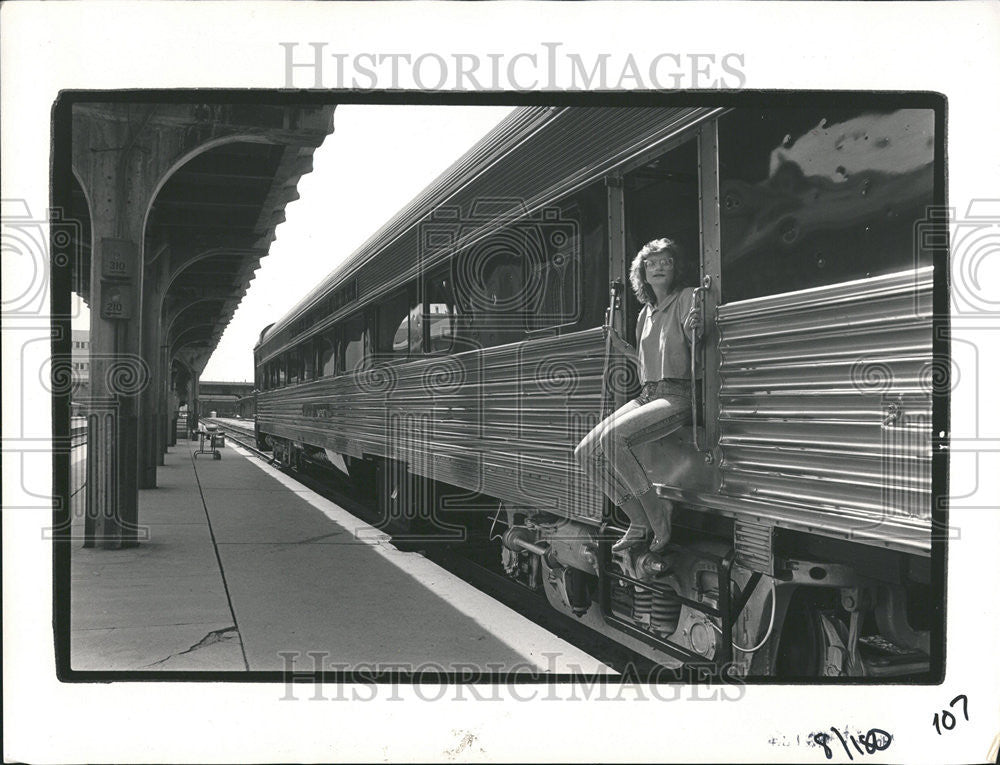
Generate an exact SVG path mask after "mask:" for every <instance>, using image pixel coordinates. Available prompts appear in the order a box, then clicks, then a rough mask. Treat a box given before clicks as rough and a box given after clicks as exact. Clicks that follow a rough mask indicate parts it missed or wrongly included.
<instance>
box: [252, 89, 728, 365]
mask: <svg viewBox="0 0 1000 765" xmlns="http://www.w3.org/2000/svg"><path fill="white" fill-rule="evenodd" d="M710 112H711V110H708V109H695V108H620V109H619V108H607V107H605V108H596V107H595V108H580V107H568V108H553V107H530V108H526V109H523V110H518V111H517V112H515V113H514V114H512V115H511V116H510V117H508V118H507V120H504V121H503V122H501V123H500V125H498V126H497V128H496V129H495V130H494V131H493V132H491V133H490V134H489V135H488V136H487V137H486V138H484V139H483V141H481V142H480V143H479V144H478V145H477V146H475V147H474V148H473V149H472V150H470V152H469V153H468V154H466V155H465V157H463V158H462V159H460V160H459V161H458V162H456V163H455V164H454V165H453V166H452V167H451V168H449V169H448V170H447V171H446V172H445V173H443V174H442V175H441V176H440V177H439V178H438V180H436V181H435V182H434V183H433V184H431V186H429V187H428V188H427V190H425V191H424V192H423V193H421V194H420V196H418V197H417V198H416V199H415V200H414V201H413V202H411V203H410V204H409V205H408V206H407V207H406V208H404V209H403V210H402V211H400V213H398V214H397V215H396V216H395V217H394V218H393V219H392V220H391V221H389V222H388V223H387V224H386V225H385V226H383V227H382V228H381V229H380V230H379V231H378V232H377V233H375V234H374V235H373V236H372V237H371V238H370V239H369V240H368V241H367V242H365V244H363V245H362V246H361V247H360V248H359V249H358V250H357V251H356V252H355V253H354V254H353V255H351V257H350V258H349V259H348V260H347V261H346V262H345V264H344V265H342V266H341V267H339V268H338V269H337V270H336V271H335V272H334V273H333V274H331V275H330V276H329V277H328V278H327V279H326V280H325V281H324V282H323V284H322V285H321V286H320V287H319V288H317V289H316V290H313V291H312V292H311V293H310V294H309V296H308V297H307V298H306V299H304V300H302V301H300V303H299V304H298V305H297V306H296V307H295V308H294V309H292V311H291V312H289V314H287V315H286V316H285V317H284V318H282V319H281V321H279V322H278V323H277V324H276V325H275V327H274V328H273V329H272V330H271V331H270V332H269V333H267V337H266V339H265V342H264V345H263V346H262V348H261V351H262V353H263V356H262V357H263V358H266V357H267V356H268V355H269V354H271V353H273V352H275V351H278V350H280V348H281V347H283V346H284V345H285V344H286V343H287V342H288V341H289V340H290V339H291V337H290V336H289V333H287V332H286V331H285V330H286V328H287V327H288V326H289V324H290V323H291V322H292V321H294V319H296V318H297V317H298V316H300V315H301V313H302V311H303V310H305V309H306V308H307V307H309V306H311V305H314V304H315V303H317V301H319V300H321V299H322V298H323V297H324V296H325V295H327V294H329V293H330V292H331V291H333V290H335V289H336V288H337V287H338V286H339V285H340V284H341V283H342V282H344V281H345V280H346V279H348V278H350V277H352V276H354V275H356V276H357V279H358V301H359V303H363V302H364V301H365V300H366V299H370V298H371V297H372V296H377V295H380V294H382V293H383V292H384V290H385V289H386V287H387V285H390V284H395V283H398V282H400V281H401V280H402V279H405V278H406V276H407V275H408V274H410V273H411V272H412V273H415V271H416V268H417V264H418V263H419V262H420V260H421V251H420V225H421V222H422V221H425V220H426V218H427V216H428V214H429V213H430V212H431V211H433V210H436V209H438V208H440V207H443V206H444V207H454V208H457V209H459V210H460V211H461V215H460V217H459V219H460V220H461V221H462V222H464V223H465V224H466V225H465V227H464V230H465V231H466V232H468V236H465V235H463V241H468V240H471V239H474V238H475V237H476V236H477V234H476V233H475V231H477V230H479V231H482V230H488V229H490V228H491V227H492V226H493V225H495V221H496V220H497V219H501V218H504V217H507V218H509V216H510V215H511V214H512V213H513V212H514V211H517V210H520V209H532V208H533V207H535V206H536V205H539V204H543V203H546V202H547V201H548V200H552V199H556V198H558V197H560V196H563V195H564V194H567V193H569V192H570V191H572V190H574V189H577V188H580V187H582V186H584V185H586V184H587V183H589V182H592V181H593V180H596V179H597V178H600V177H601V176H603V175H604V174H605V173H607V172H609V171H610V170H612V169H614V168H615V167H616V166H618V165H621V164H623V163H624V162H626V161H628V160H629V159H631V158H632V157H634V155H635V153H636V152H637V151H639V150H640V149H649V148H650V147H652V146H655V145H656V144H657V143H659V142H662V141H664V140H666V139H667V138H668V137H669V136H672V135H673V134H674V133H675V132H677V131H678V130H680V129H682V128H684V127H687V126H689V125H691V124H693V122H694V121H696V120H697V119H698V118H703V117H705V116H706V115H708V114H709V113H710ZM487 170H488V171H489V172H487ZM483 200H491V204H490V205H489V215H487V216H485V217H481V216H479V215H474V214H473V213H475V212H476V209H475V204H476V203H477V202H479V203H481V202H482V201H483ZM502 200H503V201H502ZM424 255H425V256H426V253H424ZM376 256H378V257H377V258H376ZM425 265H426V261H425Z"/></svg>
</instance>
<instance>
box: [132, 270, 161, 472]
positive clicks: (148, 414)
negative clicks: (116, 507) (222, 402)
mask: <svg viewBox="0 0 1000 765" xmlns="http://www.w3.org/2000/svg"><path fill="white" fill-rule="evenodd" d="M167 260H168V259H167V258H166V257H164V256H163V255H162V254H160V256H159V257H157V258H156V259H155V260H153V261H152V262H151V263H147V264H146V267H145V275H144V276H143V300H142V359H143V362H145V364H146V365H147V366H148V367H149V369H150V372H151V379H150V384H149V385H148V386H146V388H145V389H144V390H143V391H142V394H141V396H140V397H139V488H140V489H155V488H156V465H157V462H158V461H159V463H160V464H163V461H162V458H161V452H160V448H159V436H158V435H157V427H158V421H159V409H160V397H159V395H158V394H159V392H160V391H161V390H162V387H163V376H164V372H163V369H162V368H161V366H160V357H161V355H162V354H161V351H160V337H161V334H162V332H161V322H160V318H161V314H162V311H161V307H162V303H163V292H164V284H165V282H166V273H165V272H166V270H167V268H168V264H167Z"/></svg>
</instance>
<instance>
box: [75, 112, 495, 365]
mask: <svg viewBox="0 0 1000 765" xmlns="http://www.w3.org/2000/svg"><path fill="white" fill-rule="evenodd" d="M510 112H511V107H506V106H502V107H500V106H497V107H493V106H358V105H345V106H338V107H337V110H336V112H335V114H334V132H333V133H332V134H331V135H329V136H328V137H327V139H326V141H325V142H324V143H323V145H322V146H320V147H319V148H318V149H316V152H315V153H314V154H313V170H312V172H310V173H308V174H307V175H304V176H302V179H301V180H300V181H299V184H298V190H299V195H300V198H299V199H297V200H295V201H294V202H291V203H290V204H289V205H288V206H287V207H286V208H285V214H286V219H285V222H284V223H282V224H281V225H279V226H278V229H277V238H276V239H275V241H274V242H273V243H272V244H271V250H270V254H269V255H268V256H267V257H266V258H264V259H262V260H261V263H260V268H259V269H258V270H257V274H256V278H255V279H254V280H253V281H252V282H251V283H250V289H249V290H248V291H247V294H246V295H245V296H244V298H243V301H242V302H241V303H240V306H239V308H237V310H236V313H235V314H234V316H233V318H232V321H230V323H229V326H228V327H226V331H225V333H224V334H223V336H222V339H221V340H220V342H219V345H218V347H217V348H216V350H215V353H214V354H213V356H212V358H211V359H210V360H209V362H208V365H207V366H206V367H205V371H204V373H203V374H202V376H201V379H202V380H226V381H230V380H233V381H252V380H253V346H254V345H255V344H256V342H257V338H258V337H259V336H260V331H261V330H262V329H263V328H264V327H265V326H267V325H268V324H270V323H271V322H274V321H277V320H278V319H280V318H281V317H282V316H284V315H285V313H286V312H287V311H288V309H290V308H291V307H292V306H293V305H295V303H297V302H298V301H299V300H300V299H301V298H302V297H303V296H305V295H306V293H308V292H309V291H310V290H311V289H312V288H313V287H314V286H315V285H316V283H317V282H319V281H320V280H322V279H323V278H324V277H325V276H327V274H329V273H330V272H331V271H333V270H334V269H335V268H336V267H337V266H338V265H339V264H340V263H341V262H342V261H343V260H345V259H346V258H347V257H348V256H349V255H351V253H353V252H354V251H355V250H356V249H357V248H358V247H359V246H360V245H361V244H363V243H364V242H365V240H367V239H368V237H369V236H371V235H372V234H373V233H375V231H376V230H378V228H379V227H380V226H381V225H382V224H383V223H385V222H386V221H387V220H388V219H389V218H390V217H392V216H393V215H394V214H395V213H396V212H397V211H398V210H399V209H400V208H402V207H403V206H405V205H406V203H407V202H409V201H410V200H411V199H413V197H414V196H416V195H417V194H419V193H420V192H421V191H422V190H423V189H424V188H425V187H426V186H427V185H428V184H429V183H431V181H433V180H434V179H435V178H437V176H438V175H440V174H441V172H443V171H444V170H445V169H446V168H447V167H448V166H449V165H451V163H452V162H454V161H455V160H456V159H458V158H459V157H460V156H462V155H463V154H464V153H465V152H466V151H468V150H469V149H470V148H471V147H472V146H473V145H474V144H475V143H476V142H477V141H478V140H479V139H480V138H482V137H483V136H484V135H486V133H488V132H489V131H490V130H491V129H492V128H493V127H494V126H495V125H496V124H497V123H498V122H499V121H500V120H501V119H503V118H504V117H505V116H506V115H507V114H509V113H510ZM81 307H82V306H81ZM73 326H74V328H77V329H87V328H89V313H88V312H87V309H86V308H85V307H82V311H81V314H80V316H79V317H78V318H77V319H75V320H74V322H73Z"/></svg>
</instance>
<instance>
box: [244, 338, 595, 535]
mask: <svg viewBox="0 0 1000 765" xmlns="http://www.w3.org/2000/svg"><path fill="white" fill-rule="evenodd" d="M603 353H604V343H603V340H602V333H601V331H600V330H599V329H597V330H588V331H586V332H580V333H576V334H572V335H564V336H562V337H558V338H550V339H543V340H536V341H532V342H526V343H516V344H512V345H507V346H499V347H496V348H490V349H487V350H484V351H471V352H468V353H462V354H458V355H455V356H450V357H444V356H442V357H434V358H428V359H422V360H419V361H413V362H409V363H405V364H397V365H393V366H386V367H382V368H376V369H373V370H369V371H368V372H367V373H362V374H359V375H355V376H351V375H342V376H340V377H333V378H322V379H319V380H314V381H311V382H307V383H303V384H301V385H297V386H293V387H288V388H284V389H281V390H278V391H268V392H264V393H261V394H259V396H258V400H257V416H258V421H259V423H260V427H261V430H262V431H263V432H266V433H272V434H274V435H278V436H281V437H284V438H289V439H292V440H295V441H300V442H302V443H308V444H312V445H314V446H319V447H324V448H328V449H332V450H334V451H338V452H342V453H347V454H352V455H355V456H360V455H361V454H362V453H366V454H372V455H377V456H381V457H389V458H392V459H399V460H405V461H407V462H408V463H409V465H410V469H411V470H412V471H413V472H415V473H419V474H421V475H426V476H428V477H431V478H434V479H436V480H440V481H445V482H447V483H450V484H453V485H455V486H459V487H462V488H466V489H469V490H473V491H482V492H484V493H486V494H489V495H492V496H495V497H499V498H502V499H504V500H505V501H506V502H508V503H514V504H523V505H525V506H528V507H532V508H538V509H551V510H553V511H556V512H559V513H560V514H563V515H567V516H570V517H576V518H580V519H588V520H590V521H594V522H599V521H600V518H601V510H602V506H603V499H602V495H601V493H600V491H599V490H598V489H597V488H596V487H595V486H594V485H593V484H592V483H591V482H590V481H589V480H587V479H586V478H585V477H584V475H583V473H582V472H581V471H580V470H579V469H578V468H577V466H576V464H575V461H574V460H573V449H574V447H575V446H576V444H577V443H578V442H579V441H580V439H581V438H582V437H583V436H584V435H585V434H586V433H587V432H588V431H589V430H590V429H591V428H592V427H594V425H596V424H597V421H598V411H599V409H600V401H601V375H602V372H603V360H604V357H603ZM310 407H321V408H322V415H321V416H316V415H312V416H310V415H307V414H304V412H307V411H315V409H312V410H311V409H310Z"/></svg>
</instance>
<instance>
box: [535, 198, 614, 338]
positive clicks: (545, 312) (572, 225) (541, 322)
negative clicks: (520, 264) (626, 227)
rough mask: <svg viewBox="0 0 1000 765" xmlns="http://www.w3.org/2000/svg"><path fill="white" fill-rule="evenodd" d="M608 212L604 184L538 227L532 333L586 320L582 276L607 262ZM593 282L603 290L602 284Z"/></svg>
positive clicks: (544, 217)
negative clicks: (589, 269)
mask: <svg viewBox="0 0 1000 765" xmlns="http://www.w3.org/2000/svg"><path fill="white" fill-rule="evenodd" d="M606 210H607V207H606V191H605V188H604V184H603V183H595V184H592V185H591V186H589V187H587V188H586V189H585V190H583V191H582V192H579V193H577V194H574V195H573V196H571V197H569V198H568V199H565V200H562V201H560V202H558V203H557V204H555V205H552V206H550V207H548V208H546V209H545V210H544V211H543V212H542V214H541V216H540V220H538V221H537V222H536V223H535V224H534V225H535V227H536V236H535V237H534V238H533V241H535V242H536V244H537V245H538V249H537V251H536V252H534V253H532V254H531V255H530V256H529V264H528V272H529V274H528V277H529V284H530V285H531V289H533V290H537V294H536V295H535V296H534V300H533V301H532V302H533V305H532V306H531V310H530V311H529V313H528V316H527V327H528V329H529V330H531V331H537V330H542V329H550V328H554V327H566V326H568V325H575V324H577V323H578V322H579V321H580V320H581V319H582V318H583V314H584V307H585V306H586V305H587V299H586V296H585V295H584V276H583V275H584V273H585V272H586V270H587V268H597V267H598V264H600V265H603V264H605V263H606V262H607V257H606V252H607V212H606ZM584 264H587V266H586V267H584ZM592 281H593V282H594V283H595V284H598V285H600V284H602V282H603V279H596V280H592ZM594 297H596V296H594ZM597 299H598V300H600V298H597Z"/></svg>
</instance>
